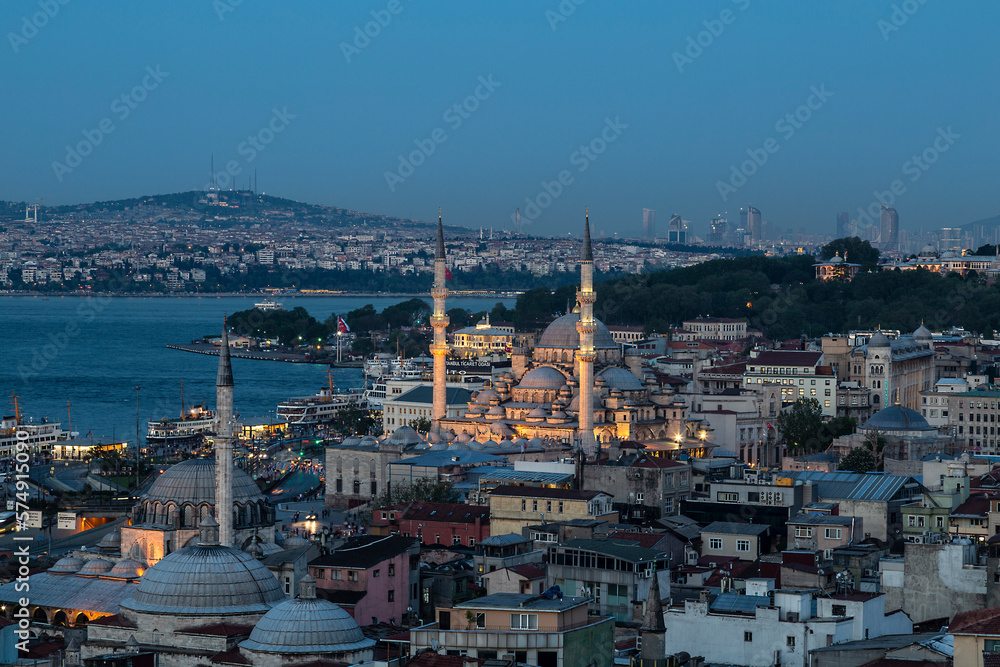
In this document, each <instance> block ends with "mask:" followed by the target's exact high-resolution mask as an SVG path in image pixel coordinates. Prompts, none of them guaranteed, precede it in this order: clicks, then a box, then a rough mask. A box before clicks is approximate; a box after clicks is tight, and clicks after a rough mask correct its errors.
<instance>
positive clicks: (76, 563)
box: [49, 556, 83, 574]
mask: <svg viewBox="0 0 1000 667" xmlns="http://www.w3.org/2000/svg"><path fill="white" fill-rule="evenodd" d="M81 567H83V561H82V560H80V559H79V558H73V557H72V556H66V557H65V558H60V559H59V560H57V561H56V562H55V565H53V566H52V567H50V568H49V572H52V573H53V574H72V573H74V572H77V571H79V569H80V568H81Z"/></svg>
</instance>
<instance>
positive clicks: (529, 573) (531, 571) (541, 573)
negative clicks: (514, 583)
mask: <svg viewBox="0 0 1000 667" xmlns="http://www.w3.org/2000/svg"><path fill="white" fill-rule="evenodd" d="M509 569H510V570H511V571H512V572H516V573H518V574H519V575H521V576H522V577H524V578H525V579H531V580H533V579H544V578H545V570H543V569H542V568H540V567H538V566H537V565H533V564H532V563H522V564H521V565H514V566H512V567H510V568H509Z"/></svg>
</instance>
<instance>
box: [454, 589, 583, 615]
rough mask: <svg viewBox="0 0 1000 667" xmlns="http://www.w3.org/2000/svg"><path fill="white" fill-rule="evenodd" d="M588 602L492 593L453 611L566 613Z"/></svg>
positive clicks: (575, 598) (575, 599) (576, 599)
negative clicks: (522, 610)
mask: <svg viewBox="0 0 1000 667" xmlns="http://www.w3.org/2000/svg"><path fill="white" fill-rule="evenodd" d="M589 602H590V598H583V597H569V596H568V595H567V596H564V597H563V598H562V599H561V600H560V599H549V598H547V597H544V596H542V595H527V594H523V593H494V594H492V595H486V596H484V597H481V598H475V599H473V600H467V601H465V602H462V603H460V604H457V605H455V609H502V610H510V609H530V610H532V611H566V610H568V609H572V608H574V607H579V606H580V605H585V604H587V603H589Z"/></svg>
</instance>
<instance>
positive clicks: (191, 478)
mask: <svg viewBox="0 0 1000 667" xmlns="http://www.w3.org/2000/svg"><path fill="white" fill-rule="evenodd" d="M232 480H233V502H236V503H240V504H245V503H251V502H260V501H262V500H264V496H263V495H262V494H261V492H260V489H259V488H258V487H257V483H256V482H255V481H253V479H252V478H251V477H250V475H248V474H246V473H245V472H243V470H241V469H240V468H238V467H234V468H233V471H232ZM143 497H144V499H145V500H149V501H159V502H161V503H169V502H173V503H176V504H178V505H183V504H184V503H192V504H194V505H199V504H201V503H209V504H212V505H214V504H215V459H206V458H199V459H191V460H189V461H182V462H181V463H177V464H174V465H172V466H170V468H169V469H167V471H166V472H165V473H163V474H162V475H160V476H159V478H157V480H156V481H155V482H153V485H152V486H150V487H149V491H147V492H146V494H145V495H144V496H143Z"/></svg>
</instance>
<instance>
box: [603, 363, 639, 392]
mask: <svg viewBox="0 0 1000 667" xmlns="http://www.w3.org/2000/svg"><path fill="white" fill-rule="evenodd" d="M597 376H598V377H601V378H604V380H605V381H606V382H607V383H608V386H609V387H617V388H618V389H623V390H625V391H642V390H643V389H645V386H644V385H643V384H642V382H640V381H639V378H637V377H636V376H634V375H632V373H631V372H630V371H628V370H626V369H624V368H621V367H620V366H608V367H607V368H605V369H604V370H603V371H601V372H600V373H598V374H597Z"/></svg>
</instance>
